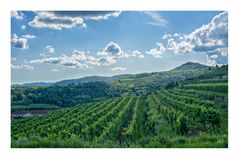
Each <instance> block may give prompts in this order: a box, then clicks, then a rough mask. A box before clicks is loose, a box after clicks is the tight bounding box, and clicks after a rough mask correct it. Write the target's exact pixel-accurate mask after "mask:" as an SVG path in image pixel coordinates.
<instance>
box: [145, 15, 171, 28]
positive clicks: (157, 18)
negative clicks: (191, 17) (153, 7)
mask: <svg viewBox="0 0 239 159" xmlns="http://www.w3.org/2000/svg"><path fill="white" fill-rule="evenodd" d="M144 13H145V14H147V15H148V16H150V17H151V18H152V21H151V22H148V24H149V25H153V26H159V27H164V28H168V27H169V22H168V21H167V20H166V19H164V18H163V17H162V16H161V15H160V14H159V13H157V12H152V11H151V12H149V11H148V12H144Z"/></svg>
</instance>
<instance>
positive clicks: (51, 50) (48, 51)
mask: <svg viewBox="0 0 239 159" xmlns="http://www.w3.org/2000/svg"><path fill="white" fill-rule="evenodd" d="M54 52H55V48H54V47H53V46H51V45H47V46H46V48H45V51H44V52H43V53H42V54H40V56H42V57H49V56H51V55H52V54H53V53H54Z"/></svg>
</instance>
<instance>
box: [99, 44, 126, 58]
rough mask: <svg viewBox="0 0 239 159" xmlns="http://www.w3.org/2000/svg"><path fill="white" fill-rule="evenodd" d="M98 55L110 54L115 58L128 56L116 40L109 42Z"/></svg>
mask: <svg viewBox="0 0 239 159" xmlns="http://www.w3.org/2000/svg"><path fill="white" fill-rule="evenodd" d="M97 55H100V56H109V57H112V58H115V59H118V58H122V57H125V56H126V54H125V53H124V52H123V50H122V49H121V47H120V46H119V45H118V44H116V43H114V42H110V43H108V44H107V45H106V46H105V48H104V49H103V51H101V52H98V53H97Z"/></svg>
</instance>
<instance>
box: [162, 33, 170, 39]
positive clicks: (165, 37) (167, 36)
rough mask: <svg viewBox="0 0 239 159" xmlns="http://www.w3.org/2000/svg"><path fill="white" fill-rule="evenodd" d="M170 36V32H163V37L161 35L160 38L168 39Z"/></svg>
mask: <svg viewBox="0 0 239 159" xmlns="http://www.w3.org/2000/svg"><path fill="white" fill-rule="evenodd" d="M171 37H172V35H171V34H164V35H163V37H162V39H169V38H171Z"/></svg>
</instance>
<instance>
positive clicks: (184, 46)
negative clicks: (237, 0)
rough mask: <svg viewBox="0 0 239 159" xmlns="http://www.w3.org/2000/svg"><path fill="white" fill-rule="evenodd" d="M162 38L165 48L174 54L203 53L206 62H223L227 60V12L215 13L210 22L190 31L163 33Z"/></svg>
mask: <svg viewBox="0 0 239 159" xmlns="http://www.w3.org/2000/svg"><path fill="white" fill-rule="evenodd" d="M162 39H165V40H167V49H168V50H171V51H173V52H174V53H176V54H180V53H182V54H185V53H205V54H206V55H207V57H208V63H210V64H212V65H213V63H214V62H219V61H220V62H221V63H222V64H223V63H225V62H227V47H228V13H227V12H222V13H220V14H218V15H216V16H215V17H214V18H213V19H212V20H211V22H210V23H208V24H206V25H203V26H201V27H200V28H198V29H196V30H195V31H193V32H192V33H189V34H179V33H174V34H173V35H171V34H165V35H164V36H163V37H162ZM211 55H218V57H217V58H215V57H216V56H212V57H211ZM216 59H217V60H216ZM218 59H220V60H218ZM223 59H224V60H223ZM223 61H224V62H223Z"/></svg>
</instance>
